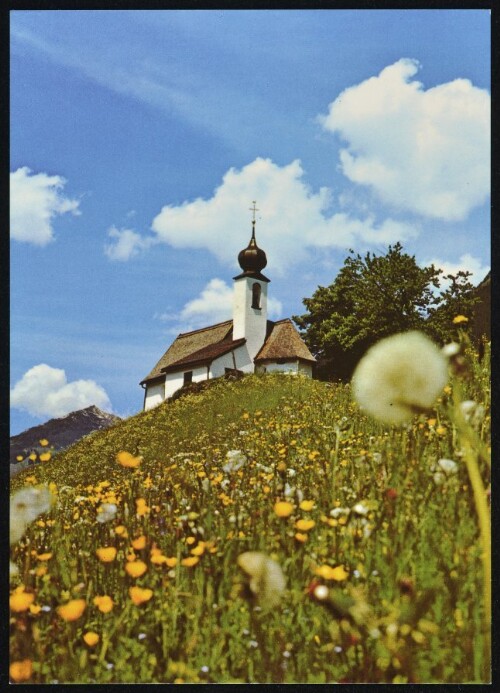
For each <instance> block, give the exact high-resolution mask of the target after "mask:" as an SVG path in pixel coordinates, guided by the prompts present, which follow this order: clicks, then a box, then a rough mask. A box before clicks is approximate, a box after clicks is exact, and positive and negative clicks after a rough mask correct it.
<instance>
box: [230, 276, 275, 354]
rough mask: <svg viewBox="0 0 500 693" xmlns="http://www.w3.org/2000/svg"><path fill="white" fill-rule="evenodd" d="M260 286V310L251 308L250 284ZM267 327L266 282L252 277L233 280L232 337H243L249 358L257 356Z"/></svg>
mask: <svg viewBox="0 0 500 693" xmlns="http://www.w3.org/2000/svg"><path fill="white" fill-rule="evenodd" d="M256 283H257V284H259V285H260V287H261V295H260V305H261V308H260V310H259V309H257V308H252V286H253V285H254V284H256ZM266 329H267V282H263V281H259V280H258V279H255V278H253V277H241V278H240V279H235V281H234V293H233V339H240V338H241V337H245V339H246V340H247V344H246V347H247V349H248V353H249V356H250V360H251V361H253V359H254V358H255V357H256V356H257V353H258V351H259V349H260V348H261V346H262V345H263V344H264V340H265V338H266Z"/></svg>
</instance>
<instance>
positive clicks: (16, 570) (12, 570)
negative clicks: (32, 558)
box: [9, 561, 19, 577]
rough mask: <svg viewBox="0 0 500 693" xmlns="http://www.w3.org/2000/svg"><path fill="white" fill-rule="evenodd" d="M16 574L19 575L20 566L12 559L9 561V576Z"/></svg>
mask: <svg viewBox="0 0 500 693" xmlns="http://www.w3.org/2000/svg"><path fill="white" fill-rule="evenodd" d="M15 575H19V568H18V567H17V565H16V564H15V563H12V561H10V562H9V577H14V576H15Z"/></svg>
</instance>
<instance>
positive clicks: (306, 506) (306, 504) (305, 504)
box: [299, 500, 314, 512]
mask: <svg viewBox="0 0 500 693" xmlns="http://www.w3.org/2000/svg"><path fill="white" fill-rule="evenodd" d="M299 508H300V509H301V510H305V511H306V512H309V510H312V509H313V508H314V501H313V500H303V501H302V503H301V504H300V505H299Z"/></svg>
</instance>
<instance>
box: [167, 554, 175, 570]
mask: <svg viewBox="0 0 500 693" xmlns="http://www.w3.org/2000/svg"><path fill="white" fill-rule="evenodd" d="M165 563H166V564H167V565H168V567H169V568H175V566H176V565H177V557H176V556H166V557H165Z"/></svg>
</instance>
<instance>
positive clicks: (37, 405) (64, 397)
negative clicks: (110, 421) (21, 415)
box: [10, 363, 111, 417]
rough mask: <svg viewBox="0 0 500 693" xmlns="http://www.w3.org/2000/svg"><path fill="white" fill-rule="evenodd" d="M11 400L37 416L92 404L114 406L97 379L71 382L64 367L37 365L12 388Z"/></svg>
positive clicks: (51, 414)
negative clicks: (95, 380)
mask: <svg viewBox="0 0 500 693" xmlns="http://www.w3.org/2000/svg"><path fill="white" fill-rule="evenodd" d="M10 403H11V406H12V407H14V408H15V409H22V410H24V411H27V412H29V413H30V414H32V415H33V416H38V417H46V416H50V417H59V416H65V415H66V414H69V413H70V412H72V411H77V410H78V409H84V408H85V407H89V406H91V405H95V406H97V407H100V408H103V409H106V410H108V411H109V410H110V409H111V403H110V401H109V397H108V395H107V393H106V391H105V390H104V389H103V388H102V387H101V386H100V385H98V384H97V383H96V382H94V381H93V380H74V381H73V382H68V380H67V378H66V373H65V372H64V370H63V369H61V368H52V367H51V366H48V365H47V364H45V363H40V364H39V365H38V366H33V368H30V369H29V370H28V371H26V373H25V374H24V375H23V377H22V378H21V380H19V381H18V382H17V383H16V384H15V385H14V387H13V388H12V390H11V391H10Z"/></svg>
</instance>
